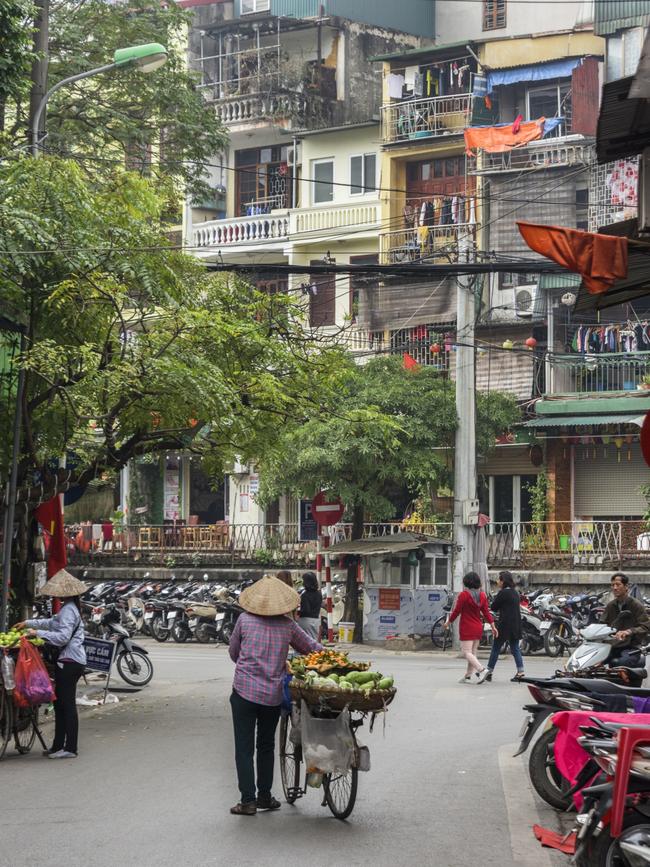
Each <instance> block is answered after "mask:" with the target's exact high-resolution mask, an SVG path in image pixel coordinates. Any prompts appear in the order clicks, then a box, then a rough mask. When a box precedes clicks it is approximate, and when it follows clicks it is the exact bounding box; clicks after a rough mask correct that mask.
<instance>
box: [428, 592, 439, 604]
mask: <svg viewBox="0 0 650 867" xmlns="http://www.w3.org/2000/svg"><path fill="white" fill-rule="evenodd" d="M429 602H440V594H439V593H429Z"/></svg>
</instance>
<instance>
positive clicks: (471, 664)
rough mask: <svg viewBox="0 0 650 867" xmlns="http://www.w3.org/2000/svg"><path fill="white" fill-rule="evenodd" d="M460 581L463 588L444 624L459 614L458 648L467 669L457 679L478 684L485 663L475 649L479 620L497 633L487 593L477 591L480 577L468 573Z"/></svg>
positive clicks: (477, 643) (479, 627)
mask: <svg viewBox="0 0 650 867" xmlns="http://www.w3.org/2000/svg"><path fill="white" fill-rule="evenodd" d="M463 584H464V585H465V588H466V589H465V590H463V591H462V592H461V593H460V594H459V596H458V599H457V600H456V604H455V605H454V610H453V611H452V612H451V614H450V615H449V619H448V620H447V626H448V625H449V624H450V623H453V622H454V620H455V619H456V618H457V617H460V649H461V653H462V654H463V656H464V657H465V659H466V660H467V670H466V672H465V676H464V677H462V678H461V681H460V682H461V683H480V682H481V680H480V679H479V675H480V674H481V672H482V671H483V670H484V668H485V666H483V665H481V663H480V662H479V661H478V659H477V657H476V651H477V650H478V645H479V641H480V640H481V637H482V635H483V622H484V621H487V623H489V624H490V625H491V626H492V633H493V635H494V636H495V637H496V636H497V634H498V633H497V629H496V626H495V625H494V618H493V617H492V614H491V613H490V609H489V608H488V600H487V596H486V595H485V593H483V591H482V590H481V579H480V578H479V576H478V575H477V574H476V572H468V573H467V575H465V577H464V578H463Z"/></svg>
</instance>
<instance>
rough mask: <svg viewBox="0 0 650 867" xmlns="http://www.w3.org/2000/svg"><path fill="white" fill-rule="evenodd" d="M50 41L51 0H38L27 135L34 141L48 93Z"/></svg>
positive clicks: (41, 124)
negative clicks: (39, 112) (36, 123)
mask: <svg viewBox="0 0 650 867" xmlns="http://www.w3.org/2000/svg"><path fill="white" fill-rule="evenodd" d="M49 42H50V3H49V0H36V14H35V16H34V53H35V54H36V57H35V58H34V61H33V63H32V73H31V79H32V89H31V93H30V97H29V129H28V130H27V137H28V140H29V142H30V144H33V142H32V124H33V121H34V117H35V116H36V112H37V110H38V106H39V105H40V103H41V100H42V99H43V97H44V96H45V94H46V93H47V67H48V63H49ZM40 127H41V131H42V130H44V129H45V112H43V115H42V116H41V122H40Z"/></svg>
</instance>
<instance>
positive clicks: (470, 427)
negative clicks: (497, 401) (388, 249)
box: [452, 236, 478, 593]
mask: <svg viewBox="0 0 650 867" xmlns="http://www.w3.org/2000/svg"><path fill="white" fill-rule="evenodd" d="M472 253H473V251H472V250H471V248H470V239H469V238H468V237H467V236H465V237H461V238H459V241H458V260H459V262H468V261H469V260H470V256H471V254H472ZM474 310H475V298H474V287H473V285H472V280H471V279H470V278H468V277H467V276H461V275H459V276H458V277H457V282H456V341H457V346H456V413H457V415H458V428H457V429H456V449H455V452H454V544H455V545H456V546H457V547H458V549H459V550H458V551H457V553H456V555H455V558H454V572H453V585H452V586H453V591H454V593H459V592H460V591H461V590H462V589H463V575H464V574H465V573H466V572H467V571H468V570H469V569H470V567H471V565H472V562H473V553H472V542H473V538H474V536H473V529H472V523H473V524H475V523H476V520H477V519H478V508H477V506H476V503H475V500H476V400H475V358H476V356H475V352H474V315H475V313H474ZM474 514H476V519H474V520H473V521H472V516H473V515H474ZM470 522H472V523H470Z"/></svg>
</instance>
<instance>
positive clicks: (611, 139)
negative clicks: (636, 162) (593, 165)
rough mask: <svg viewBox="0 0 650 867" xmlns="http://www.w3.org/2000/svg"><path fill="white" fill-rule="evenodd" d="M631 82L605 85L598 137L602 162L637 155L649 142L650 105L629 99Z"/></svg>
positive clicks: (642, 100) (599, 159)
mask: <svg viewBox="0 0 650 867" xmlns="http://www.w3.org/2000/svg"><path fill="white" fill-rule="evenodd" d="M632 81H633V78H632V77H631V76H630V77H629V78H619V79H617V80H616V81H610V82H608V83H607V84H605V85H604V86H603V99H602V102H601V104H600V115H599V116H598V132H597V135H596V155H597V157H598V162H599V163H608V162H611V161H612V160H620V159H623V158H624V157H631V156H636V155H637V154H640V153H641V151H642V150H643V148H644V147H646V146H647V143H648V141H649V140H650V102H648V100H646V99H629V98H628V94H629V92H630V86H631V84H632Z"/></svg>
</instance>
